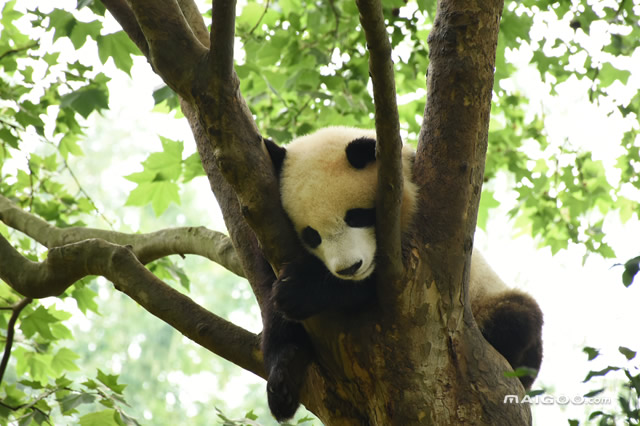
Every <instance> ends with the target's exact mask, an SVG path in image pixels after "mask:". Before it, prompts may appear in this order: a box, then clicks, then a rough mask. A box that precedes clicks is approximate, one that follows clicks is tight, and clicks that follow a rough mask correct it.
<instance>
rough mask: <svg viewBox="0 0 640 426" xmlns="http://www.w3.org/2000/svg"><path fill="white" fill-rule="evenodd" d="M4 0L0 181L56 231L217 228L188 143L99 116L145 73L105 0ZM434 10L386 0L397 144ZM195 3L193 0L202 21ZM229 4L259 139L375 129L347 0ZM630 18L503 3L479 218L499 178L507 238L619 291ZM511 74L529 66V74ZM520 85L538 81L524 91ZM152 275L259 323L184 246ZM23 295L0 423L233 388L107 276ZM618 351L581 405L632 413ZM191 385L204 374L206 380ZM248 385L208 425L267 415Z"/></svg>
mask: <svg viewBox="0 0 640 426" xmlns="http://www.w3.org/2000/svg"><path fill="white" fill-rule="evenodd" d="M1 7H2V14H1V17H0V162H1V163H0V164H1V168H0V194H2V195H3V196H5V197H8V198H9V199H11V200H12V201H14V202H15V203H17V204H18V205H19V206H20V207H21V208H23V209H25V210H26V211H28V212H31V213H33V214H36V215H38V216H39V217H41V218H43V219H45V220H47V221H49V222H50V223H52V224H54V225H55V226H58V227H69V226H86V225H91V226H97V227H103V228H105V227H106V228H111V229H116V230H121V231H125V232H130V231H133V232H138V231H149V230H155V229H159V228H162V227H166V226H174V225H175V224H182V223H186V224H193V225H201V224H204V225H209V224H210V223H211V222H213V220H212V219H210V218H207V215H208V213H207V211H206V210H205V212H204V214H203V212H198V211H197V210H194V209H193V208H192V207H191V206H192V205H194V204H195V203H196V200H197V198H198V197H202V194H203V193H206V192H203V191H207V189H206V187H203V186H202V185H201V186H200V187H198V186H197V185H195V184H194V183H195V182H198V181H199V179H197V177H198V176H200V175H202V168H201V166H200V163H199V159H198V157H197V154H188V153H187V152H193V147H192V146H185V144H184V143H183V142H182V141H180V140H173V139H171V138H167V137H162V138H161V139H160V140H161V143H160V144H157V143H156V142H149V139H148V138H149V135H148V134H147V135H146V137H141V138H138V137H137V136H139V135H138V134H137V133H136V130H135V127H134V126H138V127H139V126H144V125H143V124H141V123H131V124H130V129H132V130H131V133H132V134H133V135H134V136H136V137H132V135H129V134H119V133H118V132H119V130H118V128H119V127H116V128H112V127H111V126H109V124H108V121H107V120H104V119H101V118H100V117H99V116H97V115H105V116H106V117H109V112H108V111H107V110H108V109H109V108H110V90H113V85H112V82H111V80H112V78H116V77H117V78H121V73H126V74H128V75H133V76H134V83H133V84H135V75H136V71H135V69H136V67H135V66H134V63H137V64H138V65H137V67H144V66H145V65H143V64H140V62H141V61H140V60H139V59H137V58H136V57H135V55H136V54H137V52H136V50H135V47H134V45H133V44H132V43H131V42H130V41H129V39H128V38H127V37H126V35H125V34H124V33H123V32H121V31H118V28H117V26H116V25H114V22H113V20H112V19H110V18H109V17H108V16H106V15H105V9H104V7H103V6H102V4H101V3H100V2H98V1H93V0H80V1H78V3H77V4H75V2H72V1H70V2H66V3H61V4H59V5H57V7H60V8H53V6H52V5H47V6H42V5H40V6H37V5H36V2H32V1H26V0H21V1H9V2H5V3H4V4H3V5H2V6H1ZM435 7H436V6H435V1H433V0H418V1H409V2H406V1H404V0H389V1H386V2H385V15H386V16H387V18H388V28H389V34H390V37H391V41H392V45H393V47H394V62H395V65H396V82H397V91H398V95H399V97H400V98H399V99H400V104H401V105H400V118H401V124H402V128H403V130H404V133H405V136H406V140H407V141H408V142H409V143H415V140H416V139H417V134H418V132H419V130H420V124H421V121H422V114H423V108H424V97H425V95H426V92H425V73H426V69H427V65H428V46H427V36H428V34H429V30H430V28H431V26H432V23H433V16H434V13H435ZM209 9H210V6H209V5H203V6H202V9H201V10H203V11H204V13H205V15H206V16H207V19H208V18H209V17H210V10H209ZM238 13H239V16H238V20H237V36H238V38H239V45H240V48H238V58H237V67H236V70H237V73H238V75H239V77H240V79H241V82H242V86H241V90H242V93H243V95H244V96H245V97H246V99H247V103H248V104H249V105H250V107H251V109H252V111H253V113H254V115H255V116H256V117H257V121H258V124H259V126H260V128H261V129H262V131H263V132H264V134H265V135H268V136H269V137H271V138H273V139H274V140H276V141H280V142H286V141H288V140H290V139H291V138H292V137H294V136H297V135H300V134H304V133H307V132H310V131H312V130H313V129H315V128H319V127H323V126H327V125H338V124H346V125H353V126H361V127H372V125H373V123H372V117H373V114H372V112H373V104H372V99H371V96H370V83H369V81H368V78H369V77H368V68H367V56H366V47H365V42H364V36H363V33H362V30H361V29H360V27H359V22H358V13H357V9H356V6H355V3H354V2H353V1H350V0H332V1H328V2H307V1H305V0H280V1H277V0H274V1H270V0H268V1H266V2H248V3H243V4H241V5H240V6H239V9H238ZM639 15H640V4H639V3H638V2H637V1H631V0H618V1H613V0H612V1H604V2H587V1H585V0H583V1H580V0H575V1H566V0H562V1H533V0H529V1H520V2H509V1H507V2H506V5H505V11H504V15H503V20H502V23H501V32H500V38H499V46H498V56H497V65H496V77H495V85H494V99H493V105H492V119H491V120H492V121H491V126H490V134H489V141H490V145H489V152H488V157H487V165H486V185H485V189H484V192H483V198H482V201H481V208H480V213H479V225H480V227H484V226H485V225H486V223H487V218H488V217H489V211H490V209H492V208H493V207H495V206H497V205H498V204H500V203H499V202H498V201H497V198H499V197H498V195H497V194H496V193H495V191H496V188H497V185H496V182H497V181H499V179H500V178H501V177H502V178H503V179H506V180H507V181H508V182H509V185H508V186H509V189H510V191H511V192H512V194H513V195H514V198H515V200H514V202H513V207H512V209H511V211H510V213H509V215H510V216H511V218H512V219H514V222H513V223H514V225H515V226H516V228H517V229H519V230H520V232H523V233H527V234H531V235H532V236H534V237H535V238H536V241H537V242H538V243H539V245H540V246H541V247H545V246H548V247H549V248H550V249H551V251H552V252H553V253H557V252H558V251H560V250H564V249H567V248H569V247H570V246H573V247H575V245H579V246H581V247H582V250H583V253H584V255H585V259H586V256H587V255H589V254H592V253H595V254H598V255H600V256H603V257H605V258H611V259H612V261H611V264H613V263H615V262H621V263H622V264H624V267H623V268H622V269H621V274H623V282H624V284H625V285H627V286H629V285H631V283H632V282H633V278H634V276H635V275H636V273H637V271H638V263H639V260H638V259H639V258H637V257H636V258H633V259H617V260H615V261H614V260H613V259H615V258H616V253H615V251H614V249H613V248H612V247H611V245H610V244H609V243H608V240H607V234H606V229H605V228H606V227H605V225H604V224H605V220H607V218H610V217H611V216H614V217H616V218H617V219H616V220H619V221H622V222H625V221H628V220H637V219H638V214H639V212H640V207H639V204H638V202H639V200H640V197H639V196H638V190H640V179H639V177H638V176H639V174H640V142H639V138H638V129H639V127H640V126H639V123H638V119H639V114H638V111H639V110H640V92H639V91H638V87H639V86H640V84H639V83H638V80H637V78H636V79H635V80H634V76H633V75H632V74H631V70H632V69H633V64H634V63H635V64H636V65H637V64H638V63H639V61H638V57H639V54H638V49H637V46H638V42H639V38H640V26H639V25H638V22H639ZM634 61H635V62H634ZM522 75H525V76H529V77H531V76H533V79H532V80H527V81H525V82H524V83H523V81H522V77H520V78H519V77H518V76H522ZM528 84H530V85H531V87H536V88H538V89H539V90H541V91H542V94H541V95H540V96H539V97H538V98H537V99H535V98H532V95H531V92H530V91H529V92H527V87H528V86H527V85H528ZM567 85H571V87H573V88H575V87H578V88H580V90H582V91H583V93H582V94H583V95H584V97H585V98H586V99H587V100H588V102H587V103H590V105H591V106H592V107H593V108H596V109H598V111H601V112H603V113H604V114H605V115H607V116H608V117H609V118H610V119H612V120H616V123H619V124H618V125H617V129H618V133H616V134H612V135H607V138H606V139H605V140H602V141H601V143H602V144H604V145H606V147H607V148H606V150H607V151H609V152H612V153H614V155H613V156H612V157H610V158H609V159H606V158H599V156H598V155H597V154H594V152H597V151H594V150H592V149H590V147H588V146H586V147H585V146H584V145H583V144H582V143H581V142H582V141H581V140H580V133H579V132H575V131H573V130H571V131H568V132H566V133H563V132H561V131H557V132H554V131H553V129H554V126H553V117H549V116H548V114H549V113H550V111H552V108H551V104H553V103H554V102H555V100H558V99H561V98H562V97H563V96H566V92H565V89H564V88H565V87H567ZM573 90H574V91H575V89H573ZM153 103H155V106H154V108H155V111H157V112H158V113H163V114H164V113H166V114H169V116H170V117H172V118H173V117H177V118H179V117H180V113H179V112H176V108H177V105H178V103H177V99H176V97H175V95H174V94H173V93H172V92H171V90H170V89H168V88H167V87H166V86H162V85H160V86H158V87H157V88H156V90H155V92H154V93H153ZM150 107H151V105H150ZM580 111H582V110H580ZM96 113H97V114H96ZM579 113H580V114H582V112H579ZM111 119H115V120H118V123H119V124H121V123H122V122H126V117H111ZM556 128H557V127H556ZM151 129H152V126H148V128H147V130H148V131H149V132H151V131H152V130H151ZM159 136H161V135H159ZM182 137H184V138H187V137H188V136H187V135H186V133H185V134H184V136H182ZM96 141H98V143H96ZM123 141H130V142H131V143H124V142H123ZM85 154H86V155H85ZM131 158H133V159H134V160H132V159H131ZM611 158H613V159H614V161H611ZM105 162H106V163H111V164H117V165H119V166H120V169H118V173H121V174H120V175H119V176H124V177H125V178H126V179H127V180H128V181H130V182H132V183H133V184H134V186H133V187H131V186H129V187H127V186H126V185H125V186H124V188H131V190H130V191H128V190H127V189H122V188H123V186H118V185H116V184H115V183H114V182H113V181H112V180H111V179H108V180H107V181H105V180H104V179H103V180H101V179H100V176H104V175H101V174H96V172H95V171H96V170H101V169H105V167H106V166H105ZM135 163H137V164H138V165H137V166H136V165H135ZM122 170H125V171H122ZM111 173H113V171H111ZM119 176H118V177H119ZM114 177H115V176H114ZM200 182H201V181H200ZM125 191H128V193H127V194H123V193H124V192H125ZM494 195H495V196H494ZM125 206H129V207H127V208H125ZM203 217H204V218H206V219H203ZM203 221H206V222H205V223H203ZM212 226H216V225H212ZM0 232H1V233H2V235H3V236H5V237H6V238H8V239H9V241H11V242H12V243H13V244H14V246H15V247H17V248H18V249H19V250H20V252H21V253H23V254H24V255H25V256H27V257H29V258H30V259H32V260H42V259H43V258H45V257H46V250H45V249H43V248H42V247H41V246H39V245H38V244H37V243H36V242H34V241H33V240H31V239H30V238H28V237H26V236H24V235H22V234H20V233H19V232H16V231H13V230H11V229H9V228H7V227H6V226H5V225H4V224H3V223H1V222H0ZM636 240H637V236H636ZM638 252H640V247H639V248H638ZM150 268H151V269H152V271H154V273H156V274H157V275H158V276H159V277H160V278H162V279H164V280H166V281H168V282H171V283H173V284H174V285H175V286H176V287H177V288H179V289H181V291H189V292H191V294H192V296H194V297H195V298H196V300H198V301H200V302H201V303H202V304H203V305H204V306H206V307H207V308H209V309H211V310H212V311H214V312H216V313H217V314H219V315H221V316H224V317H227V318H232V319H234V320H236V322H240V323H244V324H246V325H247V326H248V327H254V328H255V331H258V330H259V329H260V325H259V323H258V320H257V318H258V315H257V313H256V307H255V304H253V302H252V295H251V293H250V290H249V288H248V286H247V285H246V283H244V282H242V281H241V280H239V279H238V278H236V277H234V276H232V275H230V274H228V273H226V272H223V271H221V270H219V269H213V268H212V266H211V265H210V264H209V263H207V262H204V261H202V260H197V259H186V260H184V261H183V260H176V259H173V258H171V259H163V260H161V261H158V262H155V263H154V264H152V265H151V266H150ZM211 283H215V285H214V286H213V285H212V284H211ZM98 294H100V295H98ZM21 300H22V297H21V296H20V295H18V294H16V293H15V292H13V291H12V290H11V289H10V288H9V287H8V286H6V285H4V284H1V285H0V307H1V308H2V310H0V328H1V329H2V330H3V332H2V338H4V339H5V341H7V340H9V335H10V334H11V333H12V332H11V330H12V329H13V327H12V326H11V325H12V324H11V323H12V321H11V318H12V317H14V318H15V319H16V320H17V322H16V323H15V340H14V343H13V345H12V346H11V347H10V348H11V349H12V351H11V358H10V360H9V364H8V368H7V369H6V371H5V372H4V376H3V377H2V382H1V383H0V398H1V403H0V424H8V423H9V422H16V421H17V422H19V423H20V424H30V422H36V423H38V424H42V423H68V422H69V421H72V422H77V423H80V424H83V425H85V424H86V425H91V424H112V423H118V424H123V423H124V424H131V423H136V422H141V423H144V422H145V421H151V419H153V420H152V421H153V424H176V423H181V422H183V421H184V419H185V418H189V422H190V424H210V422H211V418H212V417H213V415H214V414H213V411H214V410H213V406H214V405H220V406H222V407H223V406H224V404H225V402H224V394H225V393H228V392H229V391H230V390H233V391H234V392H240V390H238V389H236V388H234V383H237V382H242V381H243V380H244V379H242V378H240V379H239V378H237V374H238V373H237V371H234V370H232V369H230V368H228V366H227V365H225V364H224V362H223V361H219V360H218V359H217V358H215V357H212V356H211V355H210V354H209V353H207V352H205V351H204V350H202V349H200V348H198V347H195V345H193V344H192V343H190V342H188V341H187V340H185V339H183V338H181V336H179V335H177V333H175V332H174V331H173V330H172V329H171V328H169V327H168V326H166V325H164V324H161V323H159V322H158V321H157V320H155V319H153V318H151V317H150V316H149V315H148V314H147V313H146V312H144V311H143V310H142V309H140V308H139V307H138V306H137V305H135V303H132V302H131V301H130V300H127V299H126V298H125V297H123V296H122V295H120V294H119V293H117V292H115V291H113V289H112V288H111V287H110V286H109V285H108V284H107V283H106V282H105V281H104V280H102V279H86V280H83V281H82V282H80V283H78V284H76V285H75V286H73V287H72V288H70V289H69V290H67V291H66V292H65V293H64V294H63V295H61V296H60V298H59V299H58V300H49V299H46V300H42V301H31V302H29V301H25V304H26V306H25V307H24V308H23V309H21V311H20V312H18V309H17V304H18V303H19V302H20V301H21ZM27 302H29V303H27ZM71 313H73V316H72V314H71ZM624 349H625V350H623V348H621V350H620V352H621V353H622V355H624V356H625V357H626V359H627V361H629V362H630V363H631V364H630V365H629V366H626V365H625V366H624V367H615V368H613V367H612V368H611V369H608V370H606V371H601V372H600V374H592V375H590V376H589V377H588V379H589V380H592V381H594V380H596V379H597V378H598V377H599V376H605V375H607V374H608V373H616V372H617V373H620V372H622V373H624V380H625V381H626V382H627V387H626V388H623V389H622V390H621V392H620V399H619V403H620V408H619V409H615V410H613V411H612V412H600V414H598V413H594V414H592V417H593V419H597V420H598V421H600V422H601V424H613V423H611V422H615V421H616V420H615V419H618V418H625V416H626V418H627V421H628V422H629V423H631V424H637V419H638V407H637V395H638V389H639V386H638V380H639V379H638V372H637V367H634V364H633V362H634V360H636V358H635V352H633V351H632V350H631V349H626V348H624ZM632 349H633V348H632ZM635 349H636V350H637V348H635ZM631 354H633V355H634V356H631ZM635 365H637V364H635ZM105 366H109V369H106V368H105ZM232 375H234V376H232ZM232 377H233V379H232ZM196 381H207V382H208V383H209V387H210V389H209V390H208V392H204V391H203V390H202V386H200V387H198V386H197V385H196V383H195V382H196ZM125 383H126V385H125ZM125 386H126V388H125ZM252 386H253V387H250V388H249V389H250V390H249V391H246V390H245V391H244V392H246V393H245V394H244V395H242V396H241V397H238V398H239V399H240V400H241V401H242V402H241V408H240V409H238V410H231V411H232V413H230V414H233V416H235V417H237V418H240V417H243V420H237V421H236V420H231V417H227V416H226V415H224V414H221V415H220V417H219V418H220V421H221V422H223V423H224V422H226V423H227V424H235V423H241V424H250V423H251V422H253V421H255V416H254V414H252V413H249V414H246V415H245V411H248V410H249V409H250V408H252V407H256V413H259V414H264V413H265V409H264V401H263V399H264V398H263V389H262V385H261V384H258V385H252ZM596 390H597V389H596ZM625 392H628V393H625ZM633 392H635V394H633ZM633 396H635V401H636V405H635V406H634V405H633V403H632V402H633V401H634V398H633ZM125 401H126V402H125ZM223 411H225V412H226V409H223ZM69 416H70V417H69ZM620 416H622V417H620ZM265 418H266V417H265ZM70 419H72V420H70ZM135 419H137V420H135ZM634 419H635V422H636V423H633V421H634ZM305 420H306V419H303V420H302V421H305Z"/></svg>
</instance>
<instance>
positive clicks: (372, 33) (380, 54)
mask: <svg viewBox="0 0 640 426" xmlns="http://www.w3.org/2000/svg"><path fill="white" fill-rule="evenodd" d="M356 4H357V5H358V10H359V11H360V23H361V24H362V28H363V29H364V33H365V37H366V40H367V46H368V49H369V73H370V75H371V82H372V83H373V100H374V103H375V120H376V139H377V143H376V156H377V162H378V200H377V204H376V212H377V215H376V239H377V241H378V255H379V257H380V259H379V266H378V274H379V276H380V278H381V282H389V281H391V280H393V279H394V278H397V277H398V276H399V275H400V273H401V272H402V251H401V241H400V237H401V230H400V207H401V202H402V186H403V181H402V160H401V152H402V139H401V138H400V124H399V117H398V107H397V104H396V86H395V80H394V73H393V61H392V60H391V43H390V42H389V35H388V33H387V27H386V25H385V21H384V16H383V14H382V4H381V3H380V0H357V1H356Z"/></svg>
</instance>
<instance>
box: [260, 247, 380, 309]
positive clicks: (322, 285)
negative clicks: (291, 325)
mask: <svg viewBox="0 0 640 426" xmlns="http://www.w3.org/2000/svg"><path fill="white" fill-rule="evenodd" d="M374 283H375V277H374V276H373V275H372V276H370V277H368V278H367V279H365V280H362V281H348V280H341V279H339V278H337V277H335V276H334V275H333V274H331V273H330V272H329V271H328V270H327V268H326V266H324V264H323V263H322V262H321V261H320V260H319V259H318V258H316V257H315V256H313V255H311V254H308V253H307V254H304V255H302V256H301V257H300V258H298V259H297V260H296V261H294V262H292V263H289V264H287V265H285V266H284V268H283V270H282V271H281V273H280V277H279V278H278V280H277V281H276V282H275V283H274V285H273V293H272V298H273V303H274V306H275V308H276V309H277V310H278V311H280V312H282V313H283V314H284V315H285V316H286V317H287V318H290V319H294V320H303V319H306V318H309V317H311V316H313V315H316V314H319V313H321V312H328V311H353V310H357V309H359V308H362V307H364V306H366V305H368V304H370V303H372V302H373V300H374V298H375V285H374Z"/></svg>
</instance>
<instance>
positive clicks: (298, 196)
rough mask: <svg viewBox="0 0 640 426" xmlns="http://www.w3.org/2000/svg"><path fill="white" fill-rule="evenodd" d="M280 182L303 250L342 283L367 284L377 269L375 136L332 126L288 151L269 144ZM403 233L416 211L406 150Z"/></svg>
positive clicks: (408, 153)
mask: <svg viewBox="0 0 640 426" xmlns="http://www.w3.org/2000/svg"><path fill="white" fill-rule="evenodd" d="M265 142H266V146H267V150H268V151H269V154H270V156H271V159H272V162H273V164H274V166H275V168H276V171H277V172H278V175H279V179H280V195H281V199H282V205H283V207H284V209H285V211H286V213H287V215H288V216H289V218H290V219H291V222H292V223H293V226H294V227H295V230H296V233H297V235H298V236H299V238H300V240H301V241H302V244H303V245H304V247H305V248H306V249H307V250H308V251H309V252H311V253H312V254H314V255H315V256H316V257H318V258H319V259H320V260H321V261H322V262H323V263H324V264H325V266H326V267H327V269H328V270H329V271H330V272H331V273H332V274H333V275H335V276H336V277H338V278H340V279H343V280H354V281H359V280H363V279H365V278H367V277H369V276H370V275H371V273H372V272H373V270H374V269H375V254H376V234H375V223H376V214H375V204H376V187H377V172H378V170H377V164H376V157H375V144H376V142H375V132H373V131H369V130H361V129H354V128H347V127H329V128H325V129H321V130H319V131H317V132H316V133H313V134H310V135H306V136H303V137H300V138H298V139H296V140H294V141H292V142H291V143H290V144H288V145H287V147H286V148H283V147H280V146H277V145H275V144H274V143H273V142H271V141H265ZM403 158H404V159H405V162H404V169H405V191H404V192H405V194H404V197H403V209H402V211H403V215H402V216H403V228H405V227H406V225H407V224H408V222H409V220H410V215H411V213H412V211H413V205H414V200H415V186H414V185H413V183H411V182H410V179H407V176H410V173H411V163H412V158H413V153H412V151H411V150H410V149H405V151H403Z"/></svg>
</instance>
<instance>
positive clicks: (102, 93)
mask: <svg viewBox="0 0 640 426" xmlns="http://www.w3.org/2000/svg"><path fill="white" fill-rule="evenodd" d="M60 106H61V107H62V108H72V109H73V110H74V111H76V112H77V113H78V114H80V115H81V116H83V117H84V118H87V117H89V114H91V113H92V112H93V111H100V110H103V109H107V108H109V96H108V94H107V92H106V90H105V89H104V88H97V87H83V88H82V89H79V90H76V91H74V92H71V93H69V94H67V95H64V96H63V97H62V99H61V100H60Z"/></svg>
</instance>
